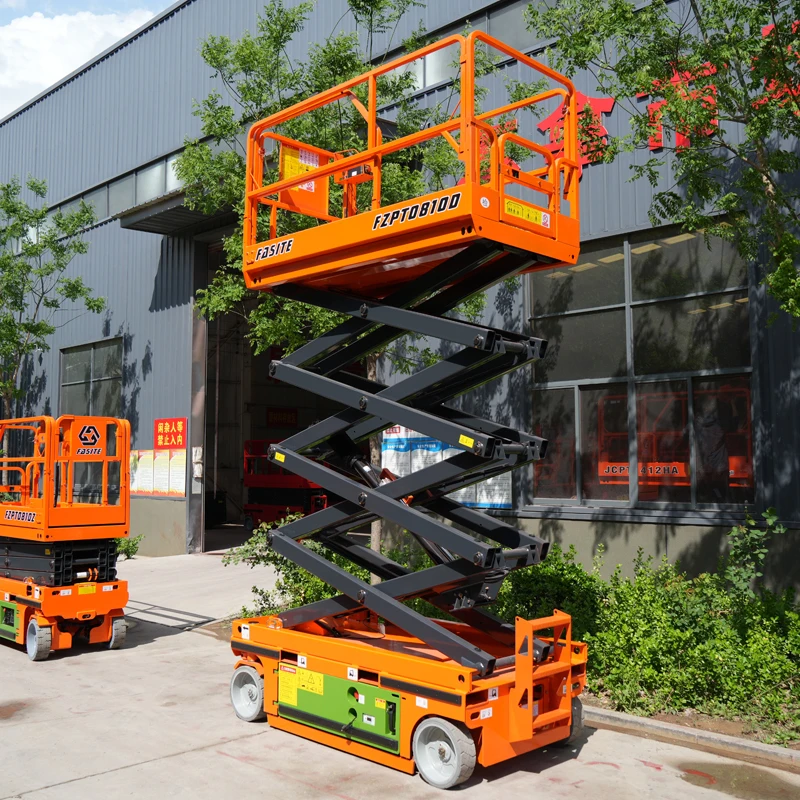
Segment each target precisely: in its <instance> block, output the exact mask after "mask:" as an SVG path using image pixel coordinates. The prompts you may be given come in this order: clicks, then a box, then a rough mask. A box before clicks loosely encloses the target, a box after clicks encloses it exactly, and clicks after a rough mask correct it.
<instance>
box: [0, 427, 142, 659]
mask: <svg viewBox="0 0 800 800" xmlns="http://www.w3.org/2000/svg"><path fill="white" fill-rule="evenodd" d="M0 440H2V441H5V442H7V443H8V444H9V447H8V453H4V454H3V455H2V456H0V640H4V641H6V642H14V643H17V644H21V645H24V646H25V648H26V650H27V652H28V656H29V657H30V658H31V660H33V661H42V660H44V659H46V658H47V657H48V656H49V655H50V652H51V651H53V650H66V649H69V648H71V647H72V645H73V641H74V639H75V638H76V637H82V638H83V639H85V640H86V641H87V642H88V643H89V644H106V645H108V646H109V647H110V648H112V649H116V648H118V647H120V646H121V645H122V644H123V642H124V640H125V631H126V628H125V620H124V615H123V608H124V607H125V605H126V604H127V602H128V588H127V583H126V582H125V581H120V580H117V571H116V559H117V548H116V541H115V539H117V538H124V537H126V536H127V535H128V529H129V518H130V511H129V491H128V452H129V446H130V444H129V443H130V426H129V423H128V422H127V421H126V420H120V419H112V418H106V417H79V416H71V415H70V416H62V417H59V418H58V419H57V420H54V419H53V418H52V417H29V418H24V419H13V420H2V421H0Z"/></svg>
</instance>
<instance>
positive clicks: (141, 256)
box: [24, 222, 193, 448]
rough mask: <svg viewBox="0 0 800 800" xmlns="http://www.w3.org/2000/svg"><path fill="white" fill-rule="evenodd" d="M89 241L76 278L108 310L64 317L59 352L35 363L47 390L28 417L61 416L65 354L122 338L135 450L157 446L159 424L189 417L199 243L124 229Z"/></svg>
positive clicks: (73, 268)
mask: <svg viewBox="0 0 800 800" xmlns="http://www.w3.org/2000/svg"><path fill="white" fill-rule="evenodd" d="M86 240H87V241H88V243H89V252H88V253H87V254H86V255H84V256H79V257H78V258H76V260H75V261H73V263H72V264H71V265H70V268H69V272H70V273H71V274H80V275H81V276H82V277H83V279H84V281H85V283H86V284H87V285H88V286H90V287H91V288H92V290H93V291H94V293H95V294H96V295H100V296H102V297H105V298H106V304H107V308H106V311H105V312H103V313H102V314H89V313H86V312H84V311H82V310H80V309H78V310H75V311H64V312H59V313H58V314H57V319H56V324H57V325H59V326H60V327H59V330H58V333H57V334H56V336H55V337H54V339H55V341H54V342H53V344H52V349H51V350H49V351H48V352H46V353H42V354H41V357H40V358H39V359H36V360H35V361H34V364H33V367H34V372H33V376H32V377H33V378H34V379H35V377H36V376H42V378H40V384H39V387H40V390H41V391H40V392H37V394H38V395H39V396H38V397H36V398H31V403H30V404H28V405H27V407H26V408H25V409H24V411H26V412H32V413H36V412H37V411H46V412H49V413H52V414H58V413H60V409H59V381H60V363H59V356H60V351H61V349H63V348H67V347H75V346H78V345H84V344H88V343H90V342H95V341H98V340H100V339H107V338H113V337H122V339H123V351H124V364H123V412H124V415H125V416H126V417H127V418H128V419H129V420H130V422H131V427H132V429H133V446H134V447H140V448H146V447H152V444H153V442H152V438H153V427H152V420H153V419H154V418H155V417H188V416H189V411H190V409H189V403H190V390H189V386H190V382H189V381H190V374H191V325H192V304H191V295H192V253H193V244H192V242H189V241H185V240H180V239H169V238H166V237H160V236H149V235H147V234H142V233H138V232H136V231H126V230H122V229H120V228H119V227H118V224H117V223H116V222H112V223H107V224H105V225H101V226H99V227H97V228H94V229H93V230H91V231H89V232H88V233H87V234H86ZM42 381H43V383H42Z"/></svg>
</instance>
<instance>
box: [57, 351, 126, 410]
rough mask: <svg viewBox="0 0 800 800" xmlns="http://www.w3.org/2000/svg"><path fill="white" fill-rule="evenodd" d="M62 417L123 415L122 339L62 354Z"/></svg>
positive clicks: (60, 405)
mask: <svg viewBox="0 0 800 800" xmlns="http://www.w3.org/2000/svg"><path fill="white" fill-rule="evenodd" d="M59 407H60V411H61V413H62V414H92V415H96V416H103V417H119V416H121V415H122V339H106V340H104V341H101V342H95V343H94V344H89V345H84V346H82V347H72V348H70V349H68V350H62V351H61V401H60V404H59Z"/></svg>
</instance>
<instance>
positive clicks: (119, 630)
mask: <svg viewBox="0 0 800 800" xmlns="http://www.w3.org/2000/svg"><path fill="white" fill-rule="evenodd" d="M127 635H128V625H127V623H126V622H125V617H114V621H113V622H112V623H111V638H110V639H109V640H108V649H109V650H119V649H120V647H122V645H124V644H125V637H126V636H127Z"/></svg>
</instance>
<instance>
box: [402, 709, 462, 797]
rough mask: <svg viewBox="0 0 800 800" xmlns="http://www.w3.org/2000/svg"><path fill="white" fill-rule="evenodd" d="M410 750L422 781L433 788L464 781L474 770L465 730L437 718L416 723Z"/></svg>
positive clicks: (445, 786)
mask: <svg viewBox="0 0 800 800" xmlns="http://www.w3.org/2000/svg"><path fill="white" fill-rule="evenodd" d="M412 752H413V755H414V763H415V764H416V765H417V770H418V771H419V774H420V776H421V777H422V780H424V781H425V782H426V783H429V784H430V785H431V786H435V787H436V788H437V789H450V788H452V787H453V786H458V785H459V784H460V783H464V781H466V780H469V778H470V776H471V775H472V772H473V770H474V769H475V741H474V740H473V738H472V736H471V735H470V733H469V731H468V730H467V729H466V728H465V727H463V726H462V725H459V724H456V723H453V722H449V721H448V720H446V719H442V718H441V717H428V718H427V719H424V720H422V722H420V724H419V725H418V726H417V729H416V730H415V731H414V741H413V744H412Z"/></svg>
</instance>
